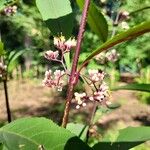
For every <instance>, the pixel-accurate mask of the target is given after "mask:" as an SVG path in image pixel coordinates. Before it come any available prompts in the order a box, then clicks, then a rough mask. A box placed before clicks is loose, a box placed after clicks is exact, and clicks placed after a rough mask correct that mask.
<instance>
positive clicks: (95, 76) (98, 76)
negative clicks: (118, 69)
mask: <svg viewBox="0 0 150 150" xmlns="http://www.w3.org/2000/svg"><path fill="white" fill-rule="evenodd" d="M88 73H89V77H90V80H91V81H92V82H98V81H100V82H101V81H102V80H103V79H104V77H105V73H104V72H99V70H95V69H89V70H88ZM91 84H92V83H91Z"/></svg>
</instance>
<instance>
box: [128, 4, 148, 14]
mask: <svg viewBox="0 0 150 150" xmlns="http://www.w3.org/2000/svg"><path fill="white" fill-rule="evenodd" d="M146 9H150V6H147V7H143V8H140V9H137V10H135V11H132V12H130V13H129V16H132V15H134V14H135V13H137V12H140V11H143V10H146Z"/></svg>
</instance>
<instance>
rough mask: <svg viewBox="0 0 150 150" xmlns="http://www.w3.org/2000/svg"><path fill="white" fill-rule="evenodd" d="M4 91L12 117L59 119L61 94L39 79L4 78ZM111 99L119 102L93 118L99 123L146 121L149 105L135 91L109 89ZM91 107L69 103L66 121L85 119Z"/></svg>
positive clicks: (1, 112) (1, 105)
mask: <svg viewBox="0 0 150 150" xmlns="http://www.w3.org/2000/svg"><path fill="white" fill-rule="evenodd" d="M8 92H9V102H10V108H11V112H12V119H13V120H14V119H17V118H21V117H29V116H41V117H47V118H51V119H52V120H54V121H55V122H57V123H59V124H60V123H61V118H62V115H63V108H64V104H65V101H64V98H62V95H61V96H60V95H56V94H55V93H56V92H55V91H52V90H50V89H49V88H46V87H43V86H42V85H41V81H37V80H35V81H33V80H25V81H19V80H18V81H16V80H11V81H9V82H8ZM64 93H65V92H64ZM111 101H112V102H115V103H116V102H117V103H119V104H121V106H120V107H119V108H117V109H115V110H113V111H112V112H111V113H107V114H105V115H103V116H102V117H100V118H99V119H98V122H97V124H98V125H99V126H101V127H103V128H108V127H110V126H111V125H112V124H114V123H117V122H123V124H124V125H125V126H139V125H147V126H149V125H150V106H149V105H145V104H142V103H140V102H139V101H138V99H137V97H136V93H135V92H133V91H123V90H122V91H116V92H112V94H111ZM91 107H92V104H88V106H87V107H86V108H81V109H80V110H76V109H75V105H74V104H73V105H72V109H71V113H70V121H73V120H74V119H75V120H76V121H79V122H82V121H85V122H87V120H88V119H87V120H86V119H85V118H88V116H89V114H90V112H91ZM81 114H82V115H81ZM6 121H7V114H6V107H5V97H4V91H3V84H2V83H0V122H6Z"/></svg>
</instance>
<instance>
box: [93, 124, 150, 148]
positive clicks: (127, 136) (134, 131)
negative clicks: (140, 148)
mask: <svg viewBox="0 0 150 150" xmlns="http://www.w3.org/2000/svg"><path fill="white" fill-rule="evenodd" d="M148 140H150V127H144V126H143V127H128V128H125V129H122V130H120V131H119V135H118V137H117V139H116V141H115V142H111V141H106V140H105V141H102V142H99V143H97V144H95V145H94V146H93V149H94V150H100V149H106V150H129V149H130V148H133V147H135V146H137V145H139V144H141V143H144V142H145V141H148Z"/></svg>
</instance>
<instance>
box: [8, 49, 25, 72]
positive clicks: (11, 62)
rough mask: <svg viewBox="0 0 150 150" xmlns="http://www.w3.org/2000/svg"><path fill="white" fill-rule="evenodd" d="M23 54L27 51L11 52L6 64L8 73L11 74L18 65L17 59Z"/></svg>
mask: <svg viewBox="0 0 150 150" xmlns="http://www.w3.org/2000/svg"><path fill="white" fill-rule="evenodd" d="M25 52H27V50H20V51H16V50H14V51H11V52H10V54H9V56H8V58H9V60H8V64H7V69H8V72H11V71H12V70H13V69H14V68H15V67H16V65H17V64H18V61H17V59H18V58H19V57H20V56H21V55H23V54H24V53H25Z"/></svg>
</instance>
